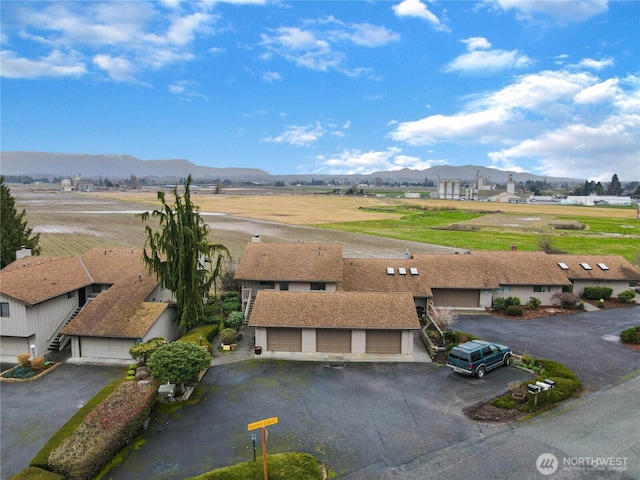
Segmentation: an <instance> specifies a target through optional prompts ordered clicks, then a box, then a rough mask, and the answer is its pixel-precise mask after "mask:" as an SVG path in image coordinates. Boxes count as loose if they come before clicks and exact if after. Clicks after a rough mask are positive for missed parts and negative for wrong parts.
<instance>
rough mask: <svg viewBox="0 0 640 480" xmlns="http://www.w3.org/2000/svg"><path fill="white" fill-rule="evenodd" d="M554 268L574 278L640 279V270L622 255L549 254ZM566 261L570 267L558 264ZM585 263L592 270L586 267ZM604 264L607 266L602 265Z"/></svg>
mask: <svg viewBox="0 0 640 480" xmlns="http://www.w3.org/2000/svg"><path fill="white" fill-rule="evenodd" d="M548 257H549V260H550V262H551V264H552V268H555V269H556V270H559V271H561V272H562V274H563V275H565V276H566V277H567V278H570V279H572V280H636V281H640V271H638V269H636V268H635V267H634V266H633V265H632V264H631V263H630V262H628V261H627V260H626V259H625V258H624V257H621V256H620V255H559V254H554V255H548ZM559 263H564V264H565V265H566V266H567V267H568V269H567V270H563V269H562V268H560V266H559V265H558V264H559ZM582 263H584V264H586V265H588V266H590V267H591V270H588V269H586V268H584V267H583V266H582V265H581V264H582ZM598 264H602V265H603V266H604V267H606V268H602V267H600V266H599V265H598Z"/></svg>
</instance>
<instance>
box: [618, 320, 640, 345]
mask: <svg viewBox="0 0 640 480" xmlns="http://www.w3.org/2000/svg"><path fill="white" fill-rule="evenodd" d="M620 340H622V342H623V343H631V344H633V345H640V325H638V326H637V327H631V328H627V329H626V330H623V331H622V333H620Z"/></svg>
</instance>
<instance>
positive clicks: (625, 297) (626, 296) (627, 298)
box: [618, 290, 636, 303]
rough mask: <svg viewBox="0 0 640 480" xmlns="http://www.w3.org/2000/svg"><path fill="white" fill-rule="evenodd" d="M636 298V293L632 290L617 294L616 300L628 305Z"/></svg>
mask: <svg viewBox="0 0 640 480" xmlns="http://www.w3.org/2000/svg"><path fill="white" fill-rule="evenodd" d="M635 296H636V292H634V291H633V290H625V291H624V292H620V293H619V294H618V299H619V300H621V301H623V302H624V303H629V302H631V300H633V299H634V297H635Z"/></svg>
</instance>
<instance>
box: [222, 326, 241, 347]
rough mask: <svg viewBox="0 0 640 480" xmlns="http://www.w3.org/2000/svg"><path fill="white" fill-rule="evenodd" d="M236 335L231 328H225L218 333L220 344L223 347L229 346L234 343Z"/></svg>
mask: <svg viewBox="0 0 640 480" xmlns="http://www.w3.org/2000/svg"><path fill="white" fill-rule="evenodd" d="M237 335H238V334H237V333H236V331H235V330H234V329H233V328H225V329H224V330H222V331H221V332H220V342H222V343H223V344H224V345H230V344H232V343H233V342H235V340H236V337H237Z"/></svg>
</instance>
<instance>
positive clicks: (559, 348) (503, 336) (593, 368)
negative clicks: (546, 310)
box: [454, 306, 640, 391]
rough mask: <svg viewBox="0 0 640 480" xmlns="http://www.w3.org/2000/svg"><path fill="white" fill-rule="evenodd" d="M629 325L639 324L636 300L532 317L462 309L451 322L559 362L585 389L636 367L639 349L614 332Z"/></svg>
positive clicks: (519, 350)
mask: <svg viewBox="0 0 640 480" xmlns="http://www.w3.org/2000/svg"><path fill="white" fill-rule="evenodd" d="M634 325H640V306H636V307H629V308H618V309H611V310H597V311H594V312H585V313H579V314H576V315H567V316H559V317H553V318H543V319H538V320H508V319H503V318H496V317H492V316H489V315H468V316H465V315H462V316H460V318H459V320H458V322H457V323H456V324H455V325H454V328H455V329H456V330H461V331H464V332H468V333H471V334H473V335H476V336H478V337H480V338H484V339H487V340H491V341H494V342H502V343H505V344H507V345H509V346H510V347H511V349H512V350H513V351H514V352H516V353H524V352H528V353H529V354H531V355H533V356H535V357H538V358H548V359H551V360H556V361H558V362H560V363H563V364H565V365H566V366H567V367H569V368H570V369H571V370H573V371H574V372H576V373H577V374H578V376H579V377H580V380H581V381H582V383H583V385H584V388H585V389H586V390H587V391H595V390H599V389H601V388H603V387H605V386H607V385H609V384H611V383H612V382H615V381H616V380H618V379H619V378H620V377H622V376H624V375H627V374H629V373H630V372H634V371H638V370H639V369H640V352H636V351H633V350H630V349H628V348H626V347H623V346H622V345H621V344H620V341H619V340H620V332H621V331H622V330H624V329H626V328H629V327H631V326H634Z"/></svg>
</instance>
